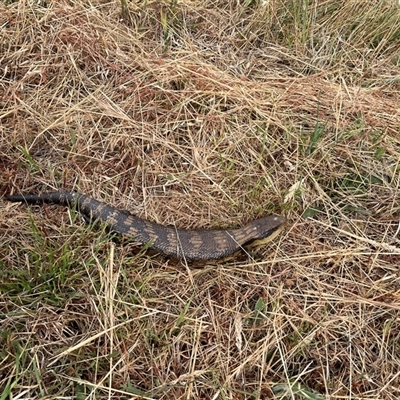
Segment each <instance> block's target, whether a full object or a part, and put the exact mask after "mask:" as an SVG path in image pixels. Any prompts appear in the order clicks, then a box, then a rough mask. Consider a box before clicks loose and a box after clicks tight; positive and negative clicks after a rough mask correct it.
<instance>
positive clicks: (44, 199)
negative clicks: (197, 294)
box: [6, 192, 285, 261]
mask: <svg viewBox="0 0 400 400" xmlns="http://www.w3.org/2000/svg"><path fill="white" fill-rule="evenodd" d="M6 200H8V201H13V202H24V203H27V204H43V203H54V204H60V205H67V206H70V207H76V209H77V210H78V211H80V212H81V213H82V214H84V215H86V216H87V217H89V218H90V219H91V220H100V221H102V222H104V223H106V224H107V226H108V227H109V228H110V229H111V230H112V231H113V232H116V233H119V234H121V235H126V236H129V237H133V238H134V239H135V240H136V241H137V242H138V243H140V244H142V245H144V244H147V243H150V247H151V248H152V249H154V250H156V251H157V252H159V253H162V254H164V255H166V256H169V257H172V258H184V259H186V260H188V261H200V260H202V261H206V260H213V259H218V258H223V257H226V256H228V255H230V254H232V253H235V252H236V251H238V250H240V249H242V248H243V246H244V245H245V244H248V243H250V242H252V241H254V240H260V239H265V238H267V237H268V236H270V235H271V234H272V233H274V232H275V231H276V230H277V229H278V228H279V227H280V226H281V225H282V224H283V223H284V222H285V218H283V217H281V216H277V215H270V216H267V217H264V218H260V219H256V220H254V221H251V222H249V223H248V224H247V225H245V226H243V227H241V228H238V229H226V230H223V229H221V230H185V229H177V228H175V227H171V226H164V225H160V224H156V223H154V222H150V221H147V220H145V219H142V218H139V217H136V216H135V215H133V214H131V213H129V212H128V211H121V210H117V209H116V208H114V207H111V206H109V205H107V204H105V203H102V202H100V201H97V200H95V199H93V198H91V197H89V196H86V195H84V194H78V193H73V192H49V193H43V194H41V195H36V194H26V195H13V196H8V197H6Z"/></svg>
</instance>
